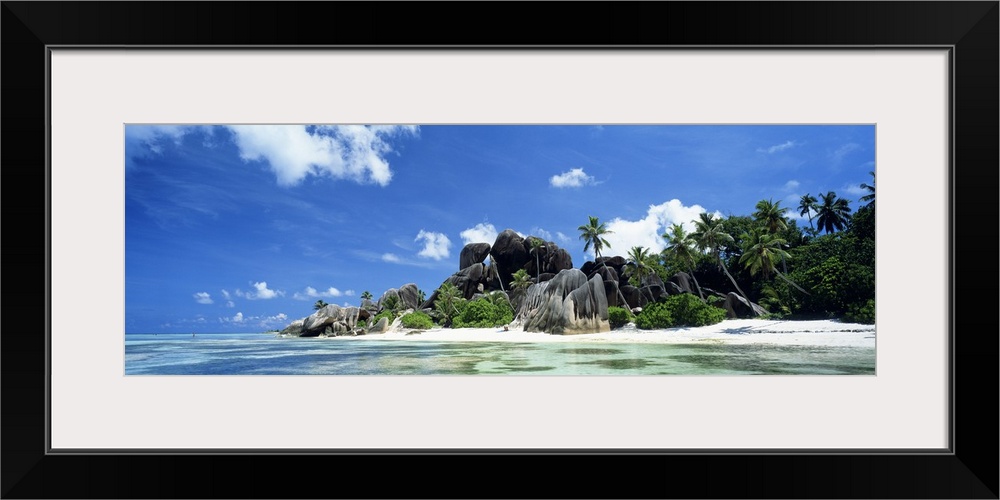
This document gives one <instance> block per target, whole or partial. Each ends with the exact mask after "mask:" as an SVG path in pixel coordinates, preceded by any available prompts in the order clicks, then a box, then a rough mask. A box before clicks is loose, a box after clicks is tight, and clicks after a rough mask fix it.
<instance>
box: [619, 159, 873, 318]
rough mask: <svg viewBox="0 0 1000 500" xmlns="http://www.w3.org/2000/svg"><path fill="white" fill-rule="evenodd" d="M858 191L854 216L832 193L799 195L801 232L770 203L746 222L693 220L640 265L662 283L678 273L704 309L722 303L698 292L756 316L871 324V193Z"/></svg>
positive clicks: (735, 218) (763, 204)
mask: <svg viewBox="0 0 1000 500" xmlns="http://www.w3.org/2000/svg"><path fill="white" fill-rule="evenodd" d="M869 174H870V175H872V177H873V178H874V174H873V173H872V172H869ZM872 184H874V183H873V182H872ZM859 186H860V187H861V188H862V189H863V190H864V194H863V196H861V197H860V199H859V200H858V203H859V206H858V207H856V210H854V211H852V210H851V206H850V205H851V204H852V202H849V201H848V200H847V199H845V198H840V197H838V196H837V194H836V193H835V192H833V191H830V192H827V193H826V194H823V195H820V196H819V197H818V198H819V199H817V197H814V196H812V195H810V194H805V195H802V196H801V197H800V198H799V204H798V207H797V210H796V211H797V213H798V214H799V215H801V216H802V217H803V218H808V219H809V224H808V225H803V226H802V227H800V226H799V225H798V224H797V221H796V220H794V219H789V218H788V217H787V214H788V212H789V210H788V209H787V208H784V207H782V206H781V202H780V201H773V200H761V201H759V202H758V203H757V204H756V205H755V207H754V211H753V212H752V213H751V214H750V215H728V216H723V217H720V216H718V215H714V214H709V213H702V214H699V216H698V218H697V219H695V220H693V221H691V223H692V224H693V229H694V231H693V232H691V233H690V234H688V233H686V232H685V230H684V228H683V227H682V226H681V225H680V224H674V225H673V226H671V228H670V230H669V231H667V232H666V233H665V234H663V235H662V236H663V238H664V239H665V241H666V243H667V245H666V249H665V250H664V251H663V252H661V253H660V254H659V255H655V256H654V257H656V262H646V265H647V266H648V267H649V268H650V269H651V270H653V271H654V272H656V274H657V275H659V276H660V278H661V279H663V280H664V281H667V280H668V279H669V278H670V277H671V276H672V275H674V274H676V273H677V272H681V271H683V272H686V273H687V274H688V275H690V276H691V277H692V280H693V281H694V285H695V287H696V288H697V289H698V293H699V296H700V297H703V299H704V302H705V303H706V304H712V305H721V304H720V303H721V301H722V300H723V299H722V298H721V297H718V296H717V295H715V294H710V293H708V292H707V291H705V290H703V289H705V288H708V289H712V290H714V291H715V292H718V293H721V294H725V293H728V292H730V291H733V292H736V293H738V294H739V295H741V296H742V297H744V298H745V299H747V300H749V301H751V302H754V303H757V304H760V305H761V306H763V307H764V308H765V309H766V310H767V311H768V314H767V315H766V316H762V317H767V318H788V319H813V318H841V319H844V320H845V321H852V322H866V323H871V322H873V321H874V300H875V187H874V186H873V185H869V184H864V183H862V184H859ZM814 221H815V227H814ZM802 222H803V224H804V219H803V220H802ZM629 258H630V261H631V262H634V260H635V259H634V258H633V257H632V256H631V255H630V256H629ZM631 262H630V263H631ZM652 306H654V305H650V307H652ZM647 309H649V307H647ZM654 309H655V307H654ZM667 313H668V314H666V315H668V316H670V321H671V322H677V323H680V320H679V319H677V318H676V316H677V314H676V312H675V311H667ZM652 314H653V313H647V318H646V319H644V320H643V321H644V322H645V323H646V324H650V323H652V321H651V316H648V315H652ZM666 322H667V321H666V320H665V319H661V320H660V321H658V322H657V323H666ZM637 324H639V318H637Z"/></svg>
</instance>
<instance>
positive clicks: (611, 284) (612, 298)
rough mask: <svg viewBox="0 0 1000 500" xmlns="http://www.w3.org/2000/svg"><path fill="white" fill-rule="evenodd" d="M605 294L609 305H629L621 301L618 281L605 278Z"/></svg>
mask: <svg viewBox="0 0 1000 500" xmlns="http://www.w3.org/2000/svg"><path fill="white" fill-rule="evenodd" d="M594 276H597V274H594ZM604 296H605V297H606V298H605V300H607V302H608V307H627V306H625V305H622V304H620V303H619V299H618V282H617V281H613V280H604Z"/></svg>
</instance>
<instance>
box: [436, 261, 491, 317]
mask: <svg viewBox="0 0 1000 500" xmlns="http://www.w3.org/2000/svg"><path fill="white" fill-rule="evenodd" d="M485 268H486V266H484V265H483V264H473V265H471V266H469V267H467V268H465V269H462V270H461V271H459V272H457V273H455V274H452V275H451V276H449V277H448V279H446V280H444V282H443V283H441V284H442V285H444V284H445V283H451V284H452V285H455V288H458V289H459V290H460V291H461V292H462V297H463V298H465V299H471V298H472V296H473V295H475V294H477V293H482V292H483V291H484V290H485V289H486V287H485V285H486V277H485V275H484V274H483V271H484V270H485ZM438 288H441V287H438ZM437 298H438V291H437V289H435V290H434V293H432V294H431V296H430V297H429V298H428V299H427V300H425V301H424V303H423V304H420V307H419V309H427V308H433V307H434V301H436V300H437Z"/></svg>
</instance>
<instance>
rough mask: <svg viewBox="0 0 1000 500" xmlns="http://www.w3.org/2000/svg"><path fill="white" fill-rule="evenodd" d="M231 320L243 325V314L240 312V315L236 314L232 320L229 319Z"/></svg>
mask: <svg viewBox="0 0 1000 500" xmlns="http://www.w3.org/2000/svg"><path fill="white" fill-rule="evenodd" d="M229 320H230V321H232V322H233V323H242V322H243V313H241V312H238V313H236V315H235V316H233V317H232V318H229Z"/></svg>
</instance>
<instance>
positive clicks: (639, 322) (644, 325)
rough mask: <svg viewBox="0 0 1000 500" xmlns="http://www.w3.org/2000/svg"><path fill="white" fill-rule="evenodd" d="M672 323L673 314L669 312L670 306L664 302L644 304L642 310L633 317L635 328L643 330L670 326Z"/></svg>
mask: <svg viewBox="0 0 1000 500" xmlns="http://www.w3.org/2000/svg"><path fill="white" fill-rule="evenodd" d="M674 324H675V322H674V316H673V315H672V314H670V306H669V305H667V303H666V302H655V303H652V304H646V306H645V307H643V309H642V312H640V313H639V314H638V315H636V317H635V326H636V328H641V329H643V330H656V329H658V328H672V327H673V326H674Z"/></svg>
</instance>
